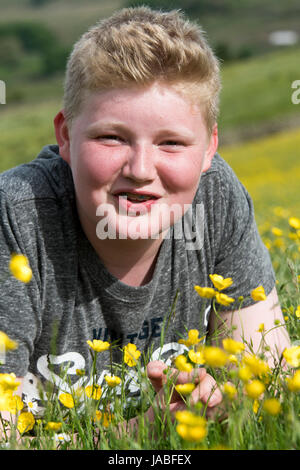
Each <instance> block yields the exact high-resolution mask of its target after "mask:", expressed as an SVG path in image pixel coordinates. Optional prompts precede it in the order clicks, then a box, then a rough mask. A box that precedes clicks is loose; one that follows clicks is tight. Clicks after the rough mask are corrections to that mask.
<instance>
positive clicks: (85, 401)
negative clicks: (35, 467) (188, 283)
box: [0, 129, 300, 450]
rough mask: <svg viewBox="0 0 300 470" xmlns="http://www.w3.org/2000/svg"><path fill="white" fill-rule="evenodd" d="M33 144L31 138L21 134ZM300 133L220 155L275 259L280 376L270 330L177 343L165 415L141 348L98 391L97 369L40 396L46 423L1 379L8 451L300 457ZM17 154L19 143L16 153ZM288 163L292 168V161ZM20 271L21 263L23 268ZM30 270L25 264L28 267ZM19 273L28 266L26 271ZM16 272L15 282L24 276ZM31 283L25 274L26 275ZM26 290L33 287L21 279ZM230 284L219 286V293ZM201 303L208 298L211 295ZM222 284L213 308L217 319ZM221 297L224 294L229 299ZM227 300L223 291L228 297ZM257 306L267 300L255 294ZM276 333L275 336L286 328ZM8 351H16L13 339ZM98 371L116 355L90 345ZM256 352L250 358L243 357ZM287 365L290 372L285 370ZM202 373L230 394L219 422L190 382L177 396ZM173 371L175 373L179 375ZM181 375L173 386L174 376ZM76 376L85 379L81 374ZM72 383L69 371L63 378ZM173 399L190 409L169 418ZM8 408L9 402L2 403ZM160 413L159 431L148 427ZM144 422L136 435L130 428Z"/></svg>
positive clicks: (194, 335)
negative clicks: (101, 357)
mask: <svg viewBox="0 0 300 470" xmlns="http://www.w3.org/2000/svg"><path fill="white" fill-rule="evenodd" d="M24 135H26V130H24ZM299 144H300V132H299V130H298V129H296V130H295V129H294V130H286V131H283V132H280V133H278V134H274V135H272V136H267V137H264V138H260V139H257V140H252V141H249V142H243V143H239V144H236V145H233V146H230V147H229V146H224V147H221V148H220V153H221V154H222V156H223V157H224V158H225V159H226V160H227V161H228V162H229V163H230V165H231V166H232V167H233V168H234V170H235V172H236V173H237V174H238V176H239V178H240V179H241V181H242V182H243V184H244V185H245V186H246V187H247V189H248V191H249V193H250V194H251V196H252V198H253V201H254V204H255V207H256V218H257V223H258V227H259V230H260V233H261V236H262V238H263V241H264V243H265V245H266V246H267V248H268V249H269V252H270V255H271V258H272V262H273V266H274V270H275V273H276V284H277V291H278V294H279V299H280V304H281V308H282V311H283V314H284V326H285V327H286V328H287V330H288V332H289V334H290V338H291V348H289V349H288V350H285V352H284V354H283V355H282V356H280V357H274V367H272V368H270V367H269V366H268V363H267V361H266V355H267V354H268V348H267V347H265V345H266V343H265V337H267V334H268V331H265V329H264V324H263V323H261V324H259V325H257V328H258V331H260V332H261V348H260V350H259V351H254V350H251V345H249V344H246V343H245V342H243V343H237V342H234V341H232V340H231V335H232V330H230V329H228V330H227V331H222V332H221V331H220V332H217V333H216V336H217V337H218V336H219V335H220V338H223V339H219V345H218V346H210V344H209V342H207V343H206V344H205V345H204V343H203V338H199V332H197V331H195V330H191V331H190V332H188V334H187V336H186V337H185V338H178V341H180V342H183V343H184V344H185V345H186V351H185V353H184V354H182V355H180V356H178V357H177V358H176V359H175V361H174V364H173V366H172V367H171V366H166V369H165V374H166V385H165V396H164V407H165V414H164V415H163V414H162V413H161V410H160V407H159V406H158V404H157V401H156V399H155V392H154V389H153V387H152V386H151V384H150V383H149V379H148V378H147V377H146V374H145V370H144V368H143V367H141V364H140V360H141V357H140V353H139V351H137V350H135V348H134V346H132V345H130V344H129V345H128V346H127V349H126V348H125V349H124V350H123V363H122V364H121V365H115V364H111V375H110V376H107V377H106V380H105V385H101V386H99V385H98V383H97V382H98V380H99V373H98V371H97V370H96V369H95V370H94V371H93V372H92V374H91V377H90V380H89V382H88V385H86V384H85V386H82V387H77V388H76V389H75V388H74V389H72V387H71V386H68V387H67V391H66V392H65V393H60V394H58V393H57V392H56V391H55V390H53V389H46V390H42V391H41V397H42V402H43V405H44V407H45V413H44V414H43V416H42V417H41V416H40V415H39V414H38V413H37V410H36V409H35V406H36V405H35V404H32V403H22V402H21V401H20V400H19V399H18V398H16V397H15V395H14V390H15V388H16V386H17V382H16V379H15V378H14V377H13V375H6V374H3V375H0V389H1V391H2V401H1V400H0V408H1V409H3V410H8V411H10V416H11V419H12V420H17V421H16V424H14V425H10V424H9V423H8V422H3V425H4V427H5V429H6V432H7V437H5V436H4V438H3V439H2V442H1V448H3V449H5V448H6V449H7V448H9V449H28V448H29V449H43V450H49V449H77V450H78V449H85V450H86V449H106V450H129V449H130V450H145V449H153V450H181V449H186V450H190V449H194V450H292V449H297V450H298V449H299V448H300V263H299V255H300V218H299V213H300V207H299V197H298V187H299V186H298V182H299V176H300V170H299V164H298V161H299V156H300V155H299V152H300V151H299V149H300V145H299ZM12 145H13V143H12ZM287 156H288V158H287ZM21 265H22V263H21ZM25 266H26V262H25ZM21 268H22V266H21ZM18 272H19V271H18V270H17V271H14V270H12V271H11V275H16V276H18V275H19V274H18ZM25 273H27V271H26V269H25ZM20 279H21V280H23V281H26V279H22V276H21V278H20ZM222 282H224V281H223V280H221V284H222ZM201 287H202V288H204V290H201V289H199V295H202V296H205V295H206V294H205V288H206V286H201ZM222 288H223V287H222V285H220V284H219V283H218V282H216V284H215V294H214V298H213V306H214V308H215V309H216V311H218V300H217V299H218V296H217V295H216V294H217V293H218V292H221V289H222ZM222 292H223V291H222ZM224 293H226V287H225V289H224ZM252 295H254V297H253V298H255V299H256V301H257V302H259V301H260V300H263V298H264V296H263V293H261V292H259V291H258V292H257V293H255V292H254V293H253V294H252ZM281 327H282V325H281V324H280V323H278V322H277V323H275V324H274V328H281ZM5 341H6V343H5V344H7V347H8V348H9V347H15V345H13V344H12V345H11V344H10V342H9V339H8V338H6V340H5ZM90 347H91V354H92V355H93V357H94V359H95V361H96V357H97V355H98V354H101V352H102V351H103V350H106V349H108V348H113V347H115V345H113V344H109V343H105V342H102V341H96V340H94V341H93V342H92V341H91V342H90ZM246 349H248V351H249V350H250V351H251V352H250V354H249V352H248V353H246V352H245V350H246ZM283 361H285V363H286V364H287V367H283ZM201 366H205V367H206V369H207V370H208V372H209V373H211V375H213V377H214V378H215V379H216V381H217V383H218V386H219V388H220V390H221V391H222V394H223V404H222V408H220V410H219V413H217V414H216V415H215V416H213V417H212V416H209V415H207V408H206V406H204V405H199V404H198V405H195V406H194V405H192V402H191V399H190V394H191V393H192V391H193V389H194V387H195V384H194V383H193V380H191V382H190V383H189V384H186V386H185V387H183V388H181V389H180V388H177V385H176V380H175V377H176V374H178V373H180V372H182V371H185V372H191V373H192V372H193V371H196V370H197V368H198V367H201ZM174 368H175V369H174ZM174 370H175V376H174ZM82 373H83V372H82V371H78V375H79V376H80V374H82ZM62 374H63V377H64V379H65V380H66V378H67V370H64V371H62ZM132 378H133V382H134V385H135V386H136V387H138V388H139V389H140V392H141V398H140V401H139V402H136V403H135V402H129V403H130V405H128V396H129V395H128V394H129V388H128V384H129V382H130V380H132ZM174 392H176V393H178V394H180V396H181V398H182V400H183V401H184V402H185V403H186V407H187V409H186V411H181V412H178V413H176V414H175V419H174V418H173V417H172V413H171V406H172V404H171V396H172V394H173V393H174ZM3 397H4V398H5V397H6V398H5V400H4V398H3ZM149 406H153V407H154V410H155V412H154V417H155V419H154V424H152V425H150V424H149V423H148V422H147V418H145V415H144V413H145V411H146V410H147V409H148V408H149ZM134 416H137V417H138V419H137V423H138V429H136V428H134V427H133V428H131V427H128V424H127V423H128V422H130V421H129V420H130V419H131V418H132V417H134Z"/></svg>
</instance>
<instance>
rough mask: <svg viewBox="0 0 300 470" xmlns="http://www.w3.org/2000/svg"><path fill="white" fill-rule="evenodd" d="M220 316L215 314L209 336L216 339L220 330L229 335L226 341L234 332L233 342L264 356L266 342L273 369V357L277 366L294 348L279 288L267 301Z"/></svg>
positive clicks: (210, 322) (212, 317) (210, 325)
mask: <svg viewBox="0 0 300 470" xmlns="http://www.w3.org/2000/svg"><path fill="white" fill-rule="evenodd" d="M219 315H220V318H217V316H216V314H215V313H214V312H212V313H211V316H210V321H209V334H210V335H213V332H214V331H216V330H218V329H219V328H220V329H221V330H223V331H224V332H225V334H224V337H225V336H226V331H232V338H233V339H235V340H236V341H242V342H245V343H246V344H251V345H252V349H253V352H254V353H255V354H257V353H261V352H262V348H263V344H262V343H263V342H264V344H265V345H267V346H269V348H270V351H269V353H268V362H269V365H270V366H273V365H274V360H273V357H274V359H275V362H277V361H278V360H279V358H280V355H281V354H282V352H283V350H284V349H285V348H289V347H290V346H291V344H290V338H289V335H288V332H287V330H286V327H285V322H284V319H283V315H282V312H281V308H280V305H279V300H278V296H277V292H276V288H275V287H274V288H273V290H272V291H271V292H270V294H269V295H268V296H267V298H266V300H263V301H260V302H257V303H256V304H254V305H251V306H249V307H245V308H242V309H240V310H239V311H238V310H237V311H234V312H220V314H219ZM232 327H234V329H233V330H231V328H232ZM228 329H229V330H228ZM227 336H228V335H227ZM262 338H264V341H262ZM246 349H247V350H248V351H249V347H247V346H246Z"/></svg>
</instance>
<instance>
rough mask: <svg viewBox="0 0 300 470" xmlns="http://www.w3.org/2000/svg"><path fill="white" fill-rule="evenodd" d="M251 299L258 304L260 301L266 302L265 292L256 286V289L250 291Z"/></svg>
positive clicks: (261, 287)
mask: <svg viewBox="0 0 300 470" xmlns="http://www.w3.org/2000/svg"><path fill="white" fill-rule="evenodd" d="M251 297H252V299H253V300H255V302H259V301H261V300H266V298H267V296H266V294H265V290H264V288H263V286H258V287H256V289H253V290H252V291H251Z"/></svg>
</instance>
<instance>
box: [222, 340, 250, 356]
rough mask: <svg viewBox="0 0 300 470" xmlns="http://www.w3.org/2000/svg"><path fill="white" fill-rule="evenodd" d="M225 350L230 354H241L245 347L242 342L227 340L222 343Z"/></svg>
mask: <svg viewBox="0 0 300 470" xmlns="http://www.w3.org/2000/svg"><path fill="white" fill-rule="evenodd" d="M222 344H223V348H224V349H225V351H226V352H228V353H229V354H240V353H242V352H243V351H244V350H245V345H244V344H243V343H241V342H240V341H235V340H234V339H232V338H225V339H223V341H222Z"/></svg>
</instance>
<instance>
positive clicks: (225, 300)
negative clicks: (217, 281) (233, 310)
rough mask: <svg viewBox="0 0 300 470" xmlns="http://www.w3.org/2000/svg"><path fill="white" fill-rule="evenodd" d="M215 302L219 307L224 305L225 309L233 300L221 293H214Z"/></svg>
mask: <svg viewBox="0 0 300 470" xmlns="http://www.w3.org/2000/svg"><path fill="white" fill-rule="evenodd" d="M216 301H217V302H218V303H219V304H221V305H225V307H229V306H230V305H231V304H232V303H233V302H234V298H233V297H229V296H228V295H226V294H223V293H222V292H216Z"/></svg>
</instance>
